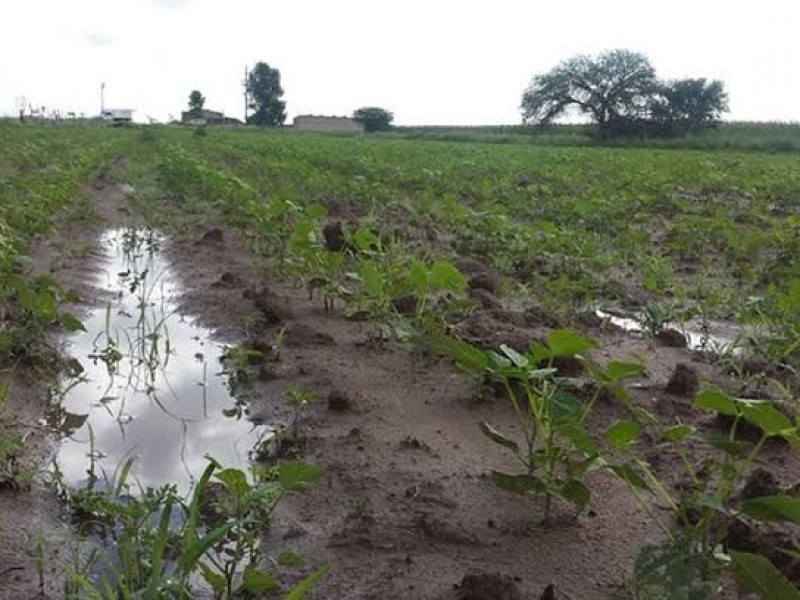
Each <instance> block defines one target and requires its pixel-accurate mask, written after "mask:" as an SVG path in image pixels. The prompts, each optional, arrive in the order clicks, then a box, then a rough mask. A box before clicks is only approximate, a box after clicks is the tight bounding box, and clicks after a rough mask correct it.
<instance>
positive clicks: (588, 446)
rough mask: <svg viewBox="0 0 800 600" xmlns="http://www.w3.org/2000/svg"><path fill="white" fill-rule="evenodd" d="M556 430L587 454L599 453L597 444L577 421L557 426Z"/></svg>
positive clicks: (594, 454)
mask: <svg viewBox="0 0 800 600" xmlns="http://www.w3.org/2000/svg"><path fill="white" fill-rule="evenodd" d="M558 432H559V433H560V434H561V435H563V436H564V437H566V438H567V439H568V440H569V441H571V442H572V444H573V445H574V446H575V447H576V448H577V449H578V450H580V451H581V452H582V453H583V454H585V455H587V456H596V455H597V454H599V452H598V449H597V446H595V443H594V442H593V441H592V438H591V437H590V436H589V434H588V433H586V430H585V429H584V428H583V427H581V426H580V425H578V424H577V423H566V424H564V425H561V426H559V428H558Z"/></svg>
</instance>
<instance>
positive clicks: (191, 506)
mask: <svg viewBox="0 0 800 600" xmlns="http://www.w3.org/2000/svg"><path fill="white" fill-rule="evenodd" d="M132 465H133V459H128V460H127V461H125V462H124V463H123V464H122V465H120V468H119V469H118V473H116V474H115V475H114V477H113V478H112V480H111V481H108V482H107V484H108V485H107V491H103V492H98V491H90V490H81V491H76V492H73V493H72V495H71V498H70V500H69V501H70V505H71V507H72V508H73V510H74V511H75V512H76V514H77V515H79V516H80V518H81V519H83V520H85V521H88V522H91V523H92V526H93V527H94V529H95V530H96V531H97V533H98V534H99V535H100V536H101V538H102V539H106V540H107V544H106V545H105V547H106V550H95V551H94V552H92V553H91V555H90V556H89V558H88V561H86V562H83V563H82V564H81V563H76V564H75V565H73V566H72V567H71V569H70V570H69V571H68V573H67V580H66V583H65V590H64V591H65V596H66V597H68V598H74V597H89V598H98V599H101V600H114V599H116V598H142V599H148V600H157V599H160V598H175V599H186V600H188V599H189V598H194V597H197V595H198V593H201V592H202V593H203V594H206V595H207V594H208V593H209V592H210V593H211V594H212V595H213V597H214V598H216V599H220V600H222V599H225V600H229V599H232V598H242V597H257V598H260V597H265V596H268V595H271V594H281V593H288V596H286V597H288V598H296V599H300V598H305V597H307V596H308V594H309V593H310V592H311V590H312V589H313V587H314V585H315V584H316V582H317V581H319V579H320V578H322V577H323V576H324V574H325V572H326V571H327V568H325V567H323V568H320V569H317V570H315V571H313V572H311V573H310V574H309V575H308V576H306V577H305V579H303V580H302V581H301V582H300V583H299V584H297V585H296V586H294V588H293V589H291V590H288V591H287V590H283V586H282V585H281V584H280V582H279V580H278V579H277V577H276V576H275V574H274V573H273V572H272V570H271V569H270V568H265V567H264V565H265V563H268V562H269V561H271V560H272V559H271V557H270V556H269V554H268V553H267V549H266V548H265V547H264V542H263V533H264V531H265V530H266V528H267V527H268V526H269V523H270V521H271V519H272V514H273V513H274V511H275V509H276V507H277V506H278V504H279V503H280V502H281V500H282V499H283V498H284V497H285V496H286V495H287V494H291V493H300V492H303V491H305V490H307V489H308V487H309V486H310V485H311V484H313V483H314V482H315V481H317V480H318V479H319V477H320V470H319V469H318V468H317V467H315V466H313V465H310V464H306V463H301V462H286V463H282V464H280V465H277V466H275V467H271V468H269V469H264V470H262V472H259V475H258V477H248V474H247V473H245V472H244V471H242V470H240V469H232V468H228V469H222V468H221V467H220V465H219V464H218V463H216V462H215V461H214V460H213V459H210V463H209V465H208V467H207V468H206V469H205V471H204V472H203V474H202V476H201V477H200V479H199V480H198V481H197V482H196V484H195V486H194V490H193V492H192V494H191V497H190V498H188V499H183V498H181V497H180V496H178V494H177V492H176V490H175V487H174V486H170V485H166V486H164V487H162V488H160V489H158V490H150V489H148V490H142V489H140V490H139V493H138V494H137V495H134V496H131V495H128V494H126V493H124V492H125V490H126V489H127V487H129V483H128V479H129V477H130V470H131V468H132ZM201 581H203V582H204V584H202V585H201V584H200V582H201Z"/></svg>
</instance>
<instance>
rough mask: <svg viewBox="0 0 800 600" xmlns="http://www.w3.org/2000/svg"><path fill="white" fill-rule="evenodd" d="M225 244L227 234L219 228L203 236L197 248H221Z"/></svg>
mask: <svg viewBox="0 0 800 600" xmlns="http://www.w3.org/2000/svg"><path fill="white" fill-rule="evenodd" d="M224 243H225V234H223V233H222V230H221V229H219V228H218V227H214V228H213V229H209V230H208V231H206V232H205V233H204V234H203V236H202V237H201V238H200V239H199V240H197V241H196V242H195V244H196V245H197V246H214V247H219V246H221V245H222V244H224Z"/></svg>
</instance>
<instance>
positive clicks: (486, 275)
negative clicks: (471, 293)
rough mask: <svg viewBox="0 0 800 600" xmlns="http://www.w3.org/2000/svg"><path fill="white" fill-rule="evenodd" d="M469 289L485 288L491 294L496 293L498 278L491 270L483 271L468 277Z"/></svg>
mask: <svg viewBox="0 0 800 600" xmlns="http://www.w3.org/2000/svg"><path fill="white" fill-rule="evenodd" d="M468 285H469V289H471V290H486V291H487V292H490V293H492V294H497V290H499V289H500V278H499V277H498V276H497V274H496V273H494V272H492V271H484V272H483V273H478V274H477V275H475V276H473V277H471V278H470V280H469V282H468Z"/></svg>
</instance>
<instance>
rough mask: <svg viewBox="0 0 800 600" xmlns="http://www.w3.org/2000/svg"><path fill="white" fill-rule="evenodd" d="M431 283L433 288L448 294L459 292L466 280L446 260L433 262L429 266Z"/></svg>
mask: <svg viewBox="0 0 800 600" xmlns="http://www.w3.org/2000/svg"><path fill="white" fill-rule="evenodd" d="M431 281H432V283H433V285H434V286H436V287H437V288H438V289H441V290H447V291H449V292H454V293H457V292H460V291H461V290H462V289H464V284H465V282H466V280H465V279H464V276H463V275H462V274H461V271H459V270H458V269H457V268H456V266H455V265H453V264H452V263H451V262H448V261H446V260H435V261H433V266H431Z"/></svg>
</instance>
